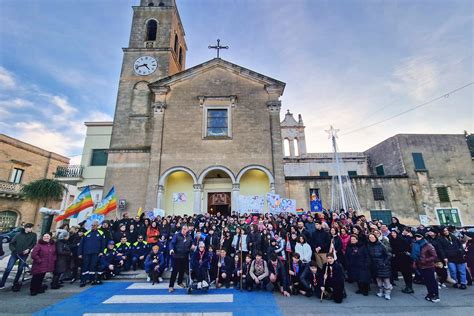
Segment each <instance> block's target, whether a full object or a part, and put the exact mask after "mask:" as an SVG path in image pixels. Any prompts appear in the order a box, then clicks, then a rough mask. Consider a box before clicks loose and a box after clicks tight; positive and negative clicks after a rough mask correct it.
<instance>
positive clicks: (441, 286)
mask: <svg viewBox="0 0 474 316" xmlns="http://www.w3.org/2000/svg"><path fill="white" fill-rule="evenodd" d="M445 287H446V284H444V283H438V288H445Z"/></svg>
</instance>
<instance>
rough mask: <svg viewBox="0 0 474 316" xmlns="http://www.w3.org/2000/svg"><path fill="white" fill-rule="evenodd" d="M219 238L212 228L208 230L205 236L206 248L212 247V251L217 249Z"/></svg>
mask: <svg viewBox="0 0 474 316" xmlns="http://www.w3.org/2000/svg"><path fill="white" fill-rule="evenodd" d="M219 238H220V236H217V234H216V232H215V231H214V229H213V228H211V229H209V234H208V235H207V236H206V248H209V246H212V247H213V248H214V249H219V248H220V247H219V243H220V241H219Z"/></svg>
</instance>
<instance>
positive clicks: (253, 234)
mask: <svg viewBox="0 0 474 316" xmlns="http://www.w3.org/2000/svg"><path fill="white" fill-rule="evenodd" d="M261 247H262V235H261V234H260V232H259V231H258V228H257V225H251V226H250V233H249V234H248V235H247V249H248V250H249V252H250V254H251V255H252V256H255V255H256V254H257V252H259V251H260V250H261Z"/></svg>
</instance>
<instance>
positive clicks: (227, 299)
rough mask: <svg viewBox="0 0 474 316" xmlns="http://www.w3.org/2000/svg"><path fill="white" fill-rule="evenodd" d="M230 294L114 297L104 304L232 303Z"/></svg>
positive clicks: (232, 297)
mask: <svg viewBox="0 0 474 316" xmlns="http://www.w3.org/2000/svg"><path fill="white" fill-rule="evenodd" d="M232 302H234V295H232V294H205V295H173V294H171V295H114V296H112V297H111V298H109V299H107V300H105V301H104V302H103V303H104V304H169V303H174V304H192V303H232Z"/></svg>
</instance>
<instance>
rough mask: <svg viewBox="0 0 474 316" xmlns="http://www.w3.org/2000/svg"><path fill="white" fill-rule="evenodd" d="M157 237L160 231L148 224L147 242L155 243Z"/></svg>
mask: <svg viewBox="0 0 474 316" xmlns="http://www.w3.org/2000/svg"><path fill="white" fill-rule="evenodd" d="M159 237H160V231H159V230H158V228H153V227H151V225H150V226H149V227H148V229H147V231H146V242H147V243H149V244H156V243H157V242H158V238H159Z"/></svg>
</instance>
